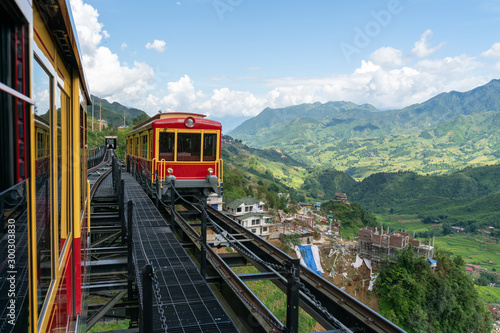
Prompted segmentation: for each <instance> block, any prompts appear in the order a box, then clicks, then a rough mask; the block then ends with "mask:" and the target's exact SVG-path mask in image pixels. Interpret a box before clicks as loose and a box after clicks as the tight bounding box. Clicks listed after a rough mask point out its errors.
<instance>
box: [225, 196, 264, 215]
mask: <svg viewBox="0 0 500 333" xmlns="http://www.w3.org/2000/svg"><path fill="white" fill-rule="evenodd" d="M264 206H265V203H264V202H263V201H261V200H258V199H255V198H252V197H243V198H241V199H234V200H229V201H227V202H226V204H225V205H224V210H225V211H226V212H228V213H229V214H231V215H233V216H240V215H244V214H246V213H249V212H254V213H262V212H264Z"/></svg>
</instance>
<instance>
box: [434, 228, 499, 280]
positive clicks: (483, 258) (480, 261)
mask: <svg viewBox="0 0 500 333" xmlns="http://www.w3.org/2000/svg"><path fill="white" fill-rule="evenodd" d="M435 246H436V248H440V249H443V250H446V251H449V252H451V253H453V254H454V255H460V256H461V257H462V258H463V259H464V260H465V261H466V262H467V263H468V264H473V265H478V266H482V267H485V268H487V269H489V270H492V269H493V268H495V270H496V271H499V270H500V245H499V244H496V243H495V242H494V241H492V240H491V239H489V238H486V237H484V236H478V235H459V234H452V235H447V236H443V237H436V242H435Z"/></svg>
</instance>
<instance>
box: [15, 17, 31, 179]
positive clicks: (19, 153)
mask: <svg viewBox="0 0 500 333" xmlns="http://www.w3.org/2000/svg"><path fill="white" fill-rule="evenodd" d="M13 37H14V45H15V46H14V48H15V50H16V55H15V59H14V61H15V66H14V71H15V75H14V78H15V82H14V87H15V88H16V90H17V91H19V92H20V93H22V94H24V95H27V91H26V80H27V77H26V76H27V73H26V57H25V54H26V43H25V38H26V27H25V26H24V25H22V26H18V27H16V31H15V33H14V36H13ZM14 103H15V106H14V110H15V112H14V133H15V140H16V141H15V148H14V149H15V156H16V170H15V173H16V175H15V177H16V182H21V181H23V180H24V179H26V178H27V176H28V165H27V163H26V161H27V154H28V145H27V142H28V138H27V133H26V126H27V120H26V112H25V110H26V102H24V101H22V100H20V99H17V98H16V99H15V100H14ZM21 147H22V149H21Z"/></svg>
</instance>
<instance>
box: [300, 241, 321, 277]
mask: <svg viewBox="0 0 500 333" xmlns="http://www.w3.org/2000/svg"><path fill="white" fill-rule="evenodd" d="M299 250H300V253H301V254H302V259H303V260H304V263H305V264H306V266H307V267H308V268H309V269H310V270H311V271H313V272H315V273H316V274H318V275H319V276H321V271H320V270H319V269H318V267H317V266H316V262H315V261H314V256H313V253H312V250H311V246H299Z"/></svg>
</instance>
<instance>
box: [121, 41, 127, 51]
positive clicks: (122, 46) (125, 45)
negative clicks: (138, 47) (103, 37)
mask: <svg viewBox="0 0 500 333" xmlns="http://www.w3.org/2000/svg"><path fill="white" fill-rule="evenodd" d="M127 47H128V45H127V43H125V42H123V43H122V45H121V46H120V48H121V49H122V50H125V49H126V48H127Z"/></svg>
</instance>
